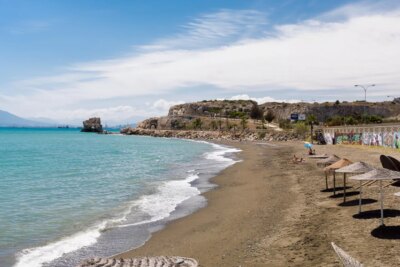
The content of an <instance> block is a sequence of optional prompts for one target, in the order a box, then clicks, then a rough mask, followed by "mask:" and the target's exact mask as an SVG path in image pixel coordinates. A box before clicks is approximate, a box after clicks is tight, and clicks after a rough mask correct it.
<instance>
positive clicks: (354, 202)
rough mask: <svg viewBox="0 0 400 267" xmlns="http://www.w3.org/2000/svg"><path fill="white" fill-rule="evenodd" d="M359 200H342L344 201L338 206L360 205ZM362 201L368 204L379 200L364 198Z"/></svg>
mask: <svg viewBox="0 0 400 267" xmlns="http://www.w3.org/2000/svg"><path fill="white" fill-rule="evenodd" d="M358 201H359V200H358V199H353V200H349V201H346V202H342V203H340V204H338V206H341V207H352V206H358ZM361 201H362V204H363V205H367V204H372V203H375V202H378V200H375V199H372V198H362V199H361Z"/></svg>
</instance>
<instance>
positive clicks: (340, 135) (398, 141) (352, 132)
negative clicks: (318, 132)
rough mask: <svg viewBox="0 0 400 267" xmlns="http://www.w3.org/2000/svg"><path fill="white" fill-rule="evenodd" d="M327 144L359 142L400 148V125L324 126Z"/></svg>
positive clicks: (367, 144) (360, 143)
mask: <svg viewBox="0 0 400 267" xmlns="http://www.w3.org/2000/svg"><path fill="white" fill-rule="evenodd" d="M323 133H324V138H325V141H326V143H327V144H359V145H366V146H383V147H390V148H396V149H400V125H385V126H381V125H379V126H369V127H365V126H363V127H336V128H335V127H332V128H331V127H327V128H323Z"/></svg>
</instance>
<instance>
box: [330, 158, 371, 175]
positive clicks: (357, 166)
mask: <svg viewBox="0 0 400 267" xmlns="http://www.w3.org/2000/svg"><path fill="white" fill-rule="evenodd" d="M373 169H374V167H372V166H371V165H369V164H368V163H365V162H363V161H358V162H354V163H352V164H350V165H348V166H345V167H343V168H340V169H337V170H335V172H340V173H353V174H361V173H366V172H369V171H372V170H373Z"/></svg>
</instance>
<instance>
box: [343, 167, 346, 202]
mask: <svg viewBox="0 0 400 267" xmlns="http://www.w3.org/2000/svg"><path fill="white" fill-rule="evenodd" d="M344 202H346V173H343V203H344Z"/></svg>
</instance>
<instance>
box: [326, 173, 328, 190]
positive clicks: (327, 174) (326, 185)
mask: <svg viewBox="0 0 400 267" xmlns="http://www.w3.org/2000/svg"><path fill="white" fill-rule="evenodd" d="M325 185H326V190H328V174H327V173H326V172H325Z"/></svg>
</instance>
